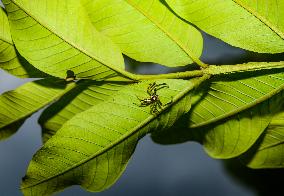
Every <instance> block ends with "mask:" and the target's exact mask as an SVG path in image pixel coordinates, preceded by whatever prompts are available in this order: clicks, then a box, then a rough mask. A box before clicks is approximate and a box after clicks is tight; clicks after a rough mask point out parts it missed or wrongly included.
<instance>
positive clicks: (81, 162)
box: [21, 84, 194, 190]
mask: <svg viewBox="0 0 284 196" xmlns="http://www.w3.org/2000/svg"><path fill="white" fill-rule="evenodd" d="M193 88H194V85H193V84H191V85H189V86H188V87H186V88H184V90H182V91H180V93H178V94H177V95H176V96H175V97H174V98H173V100H172V103H171V104H168V105H167V106H165V107H164V108H163V109H162V111H161V112H160V113H159V114H158V115H150V116H149V117H148V118H146V119H145V120H144V121H142V123H140V124H139V125H137V126H135V127H134V128H133V129H132V130H131V131H129V132H128V133H127V134H125V135H123V136H122V137H121V138H120V139H119V140H117V141H115V142H113V143H111V144H110V145H108V146H107V147H105V148H103V149H101V150H99V151H97V152H96V153H95V154H93V155H91V156H90V157H88V158H86V159H84V160H82V161H80V162H79V163H77V164H75V165H74V166H72V167H69V168H68V169H66V170H64V171H62V172H60V173H58V174H56V175H53V176H50V177H48V178H46V179H43V180H41V181H39V182H37V183H35V184H32V185H30V186H26V187H21V189H22V190H23V189H27V188H31V187H35V186H37V185H39V184H42V183H45V182H47V181H49V180H51V179H54V178H56V177H58V176H60V175H62V174H64V173H67V172H69V171H71V170H73V169H75V168H77V167H80V166H81V165H83V164H84V163H87V162H88V161H90V160H92V159H94V158H96V157H98V156H100V155H102V154H103V153H105V152H106V151H109V150H111V149H112V148H114V147H115V146H117V145H118V144H120V143H121V142H123V141H125V140H126V139H128V138H130V137H131V136H133V135H134V134H136V133H137V132H139V131H140V129H142V128H144V127H145V126H147V125H148V124H149V123H150V122H152V121H153V120H155V119H156V117H158V116H160V115H161V114H163V112H164V111H166V110H167V109H168V108H169V107H172V106H173V105H174V104H176V103H178V101H179V100H180V99H182V98H183V97H184V96H185V95H186V94H187V93H188V92H189V91H190V90H192V89H193ZM106 102H109V101H106ZM145 134H147V133H145Z"/></svg>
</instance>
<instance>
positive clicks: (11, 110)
mask: <svg viewBox="0 0 284 196" xmlns="http://www.w3.org/2000/svg"><path fill="white" fill-rule="evenodd" d="M74 86H75V83H70V84H68V85H66V83H65V82H64V81H58V80H54V79H43V80H38V81H35V82H29V83H26V84H24V85H22V86H20V87H19V88H17V89H15V90H12V91H8V92H5V93H3V94H2V95H1V96H0V135H1V136H0V138H2V139H5V138H7V137H8V136H10V135H12V134H13V133H15V132H16V131H17V129H18V128H19V127H20V126H21V124H22V123H23V122H24V120H25V119H26V118H27V117H29V116H30V115H31V114H33V113H34V112H36V111H38V110H39V109H41V108H42V107H44V106H46V105H47V104H49V103H50V102H52V101H54V100H56V99H57V98H59V97H60V96H62V95H64V94H65V93H66V92H68V91H69V90H70V89H72V88H73V87H74Z"/></svg>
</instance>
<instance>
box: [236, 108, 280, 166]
mask: <svg viewBox="0 0 284 196" xmlns="http://www.w3.org/2000/svg"><path fill="white" fill-rule="evenodd" d="M282 108H283V107H282ZM283 149H284V113H283V110H282V112H281V113H279V114H276V115H275V116H274V117H273V119H272V121H271V123H270V124H269V126H268V127H267V129H266V130H265V132H264V133H263V137H261V138H260V139H259V141H258V143H257V144H255V146H254V147H253V148H252V149H251V150H250V151H248V152H247V153H246V154H244V155H243V156H241V159H242V160H243V161H244V162H245V163H246V164H247V166H248V167H251V168H283V167H284V150H283Z"/></svg>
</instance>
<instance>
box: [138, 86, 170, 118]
mask: <svg viewBox="0 0 284 196" xmlns="http://www.w3.org/2000/svg"><path fill="white" fill-rule="evenodd" d="M162 88H169V86H168V85H167V84H166V83H162V84H156V82H154V83H151V84H149V86H148V88H147V93H148V95H150V97H149V98H145V99H141V98H139V97H137V98H138V99H139V101H140V105H139V107H147V106H150V112H151V114H157V113H159V109H162V106H163V104H162V102H161V101H160V98H159V95H158V94H157V91H158V90H160V89H162Z"/></svg>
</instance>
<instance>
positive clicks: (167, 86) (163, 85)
mask: <svg viewBox="0 0 284 196" xmlns="http://www.w3.org/2000/svg"><path fill="white" fill-rule="evenodd" d="M162 88H169V85H167V84H166V83H163V84H159V85H156V90H157V91H158V90H160V89H162Z"/></svg>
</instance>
